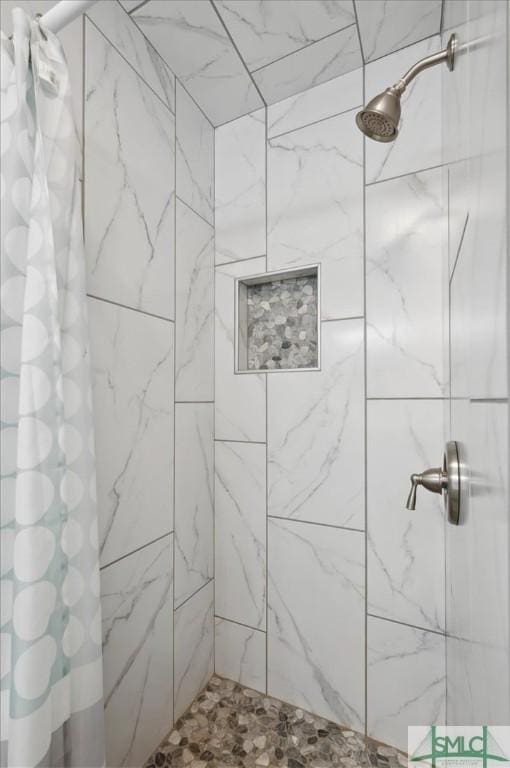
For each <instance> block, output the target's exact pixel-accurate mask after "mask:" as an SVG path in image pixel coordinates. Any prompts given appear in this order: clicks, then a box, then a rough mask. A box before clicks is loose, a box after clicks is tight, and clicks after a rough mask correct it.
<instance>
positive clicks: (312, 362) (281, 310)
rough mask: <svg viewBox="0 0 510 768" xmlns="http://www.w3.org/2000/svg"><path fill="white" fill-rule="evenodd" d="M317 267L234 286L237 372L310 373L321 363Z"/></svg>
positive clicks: (259, 277) (267, 275) (254, 278)
mask: <svg viewBox="0 0 510 768" xmlns="http://www.w3.org/2000/svg"><path fill="white" fill-rule="evenodd" d="M319 297H320V288H319V267H318V266H317V265H313V266H307V267H300V268H297V269H290V270H286V271H285V272H267V273H264V274H262V275H254V276H252V277H245V278H242V279H239V280H237V281H236V323H235V327H236V345H235V346H236V357H235V360H236V366H235V372H236V373H258V372H260V371H264V372H267V373H273V372H281V371H299V370H301V371H314V370H318V369H319V364H320V323H319V321H318V318H319V316H320V307H319V303H320V301H319Z"/></svg>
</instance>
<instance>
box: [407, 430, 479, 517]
mask: <svg viewBox="0 0 510 768" xmlns="http://www.w3.org/2000/svg"><path fill="white" fill-rule="evenodd" d="M466 471H467V468H466V467H465V466H464V467H463V470H462V476H463V477H465V476H466ZM463 482H464V480H463ZM419 485H421V486H422V487H423V488H426V489H427V491H431V492H432V493H439V494H442V496H443V501H444V508H445V512H446V516H447V519H448V522H449V523H451V524H452V525H459V520H460V495H461V494H460V491H461V464H460V461H459V445H458V443H456V442H455V441H454V440H450V442H448V443H446V447H445V451H444V455H443V466H442V467H433V468H431V469H426V470H425V472H422V473H421V474H419V475H411V491H410V493H409V496H408V497H407V502H406V509H409V510H411V511H412V510H414V509H416V492H417V491H418V486H419Z"/></svg>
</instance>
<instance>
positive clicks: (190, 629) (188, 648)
mask: <svg viewBox="0 0 510 768" xmlns="http://www.w3.org/2000/svg"><path fill="white" fill-rule="evenodd" d="M174 642H175V662H174V667H175V684H174V699H175V704H174V708H175V718H176V719H177V718H178V717H180V716H181V715H182V714H183V713H184V712H185V711H186V710H187V709H188V707H189V706H190V704H191V703H192V702H193V700H194V699H195V697H196V696H198V694H199V693H200V692H201V691H202V690H203V689H204V688H205V686H206V685H207V683H208V682H209V679H210V677H211V676H212V674H213V672H214V584H213V582H209V584H207V585H206V586H205V587H203V588H202V589H201V590H200V591H199V592H197V593H196V594H195V595H193V597H191V598H190V599H189V600H188V601H187V602H185V603H184V605H181V607H180V608H178V609H177V610H176V611H175V613H174ZM169 726H170V723H169Z"/></svg>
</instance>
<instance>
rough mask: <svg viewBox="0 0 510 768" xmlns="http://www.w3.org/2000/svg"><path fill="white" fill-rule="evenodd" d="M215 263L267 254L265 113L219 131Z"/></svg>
mask: <svg viewBox="0 0 510 768" xmlns="http://www.w3.org/2000/svg"><path fill="white" fill-rule="evenodd" d="M214 176H215V196H214V200H215V243H216V263H217V264H223V263H225V262H228V261H236V260H239V259H249V258H251V257H253V256H263V255H264V254H265V253H266V115H265V110H264V109H260V110H258V111H257V112H253V113H252V114H251V115H246V116H245V117H240V118H239V119H238V120H233V121H232V122H230V123H227V124H226V125H223V126H221V127H220V128H218V129H217V130H216V131H215V174H214Z"/></svg>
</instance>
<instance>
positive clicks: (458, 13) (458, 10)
mask: <svg viewBox="0 0 510 768" xmlns="http://www.w3.org/2000/svg"><path fill="white" fill-rule="evenodd" d="M470 5H471V2H470V0H445V2H444V8H443V23H442V25H441V26H442V31H443V32H446V33H449V30H451V29H453V28H455V27H457V26H458V25H459V24H464V23H465V22H466V21H467V19H468V11H469V6H470Z"/></svg>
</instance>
